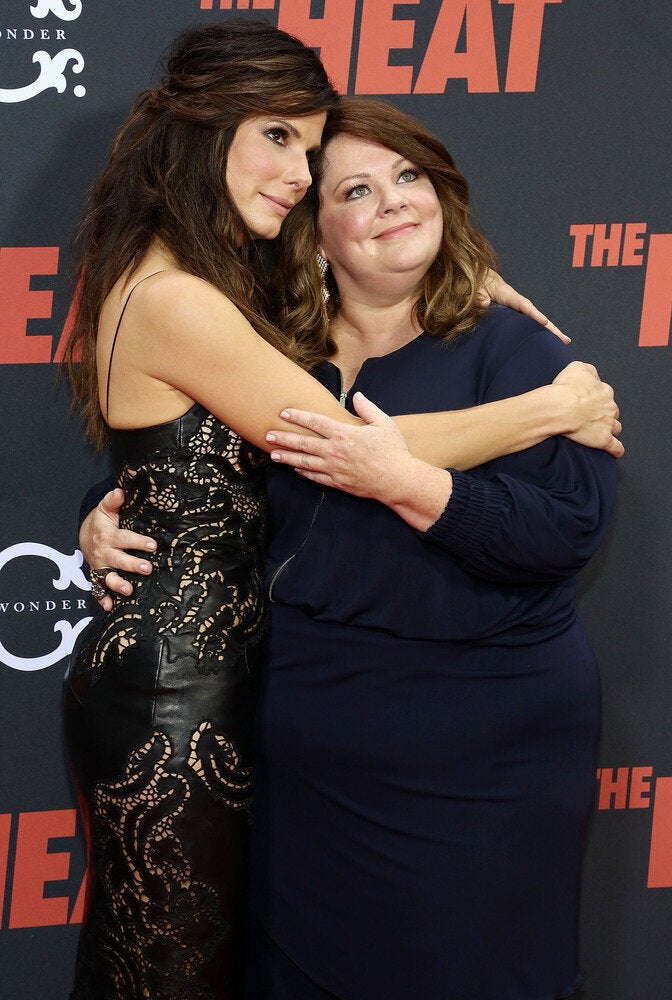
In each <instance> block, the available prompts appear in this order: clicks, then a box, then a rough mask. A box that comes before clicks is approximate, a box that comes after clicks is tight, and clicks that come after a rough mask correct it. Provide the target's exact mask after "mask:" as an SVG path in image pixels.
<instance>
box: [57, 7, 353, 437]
mask: <svg viewBox="0 0 672 1000" xmlns="http://www.w3.org/2000/svg"><path fill="white" fill-rule="evenodd" d="M337 100H338V95H337V94H336V91H335V90H334V88H333V87H332V85H331V83H330V81H329V79H328V77H327V74H326V72H325V70H324V67H323V66H322V63H321V62H320V60H319V59H318V57H317V56H316V54H315V53H314V52H313V50H312V49H309V48H308V47H307V46H305V45H304V44H303V43H302V42H301V41H299V39H297V38H294V37H293V36H291V35H288V34H287V33H286V32H284V31H280V30H279V29H277V28H274V27H272V26H271V25H269V24H266V23H265V22H262V21H249V20H228V21H226V22H222V23H218V24H214V25H209V26H206V27H201V28H196V29H194V30H191V31H188V32H186V33H184V34H183V35H181V36H179V37H178V38H177V39H176V40H175V42H174V43H173V46H172V48H171V51H170V53H169V57H168V61H167V65H166V74H165V77H164V79H163V82H162V85H161V86H160V87H158V88H157V89H155V90H147V91H144V92H143V93H141V94H140V95H139V97H138V98H137V100H136V102H135V104H134V105H133V108H132V109H131V112H130V114H129V115H128V117H127V118H126V120H125V121H124V123H123V124H122V126H121V128H120V130H119V132H118V134H117V137H116V139H115V141H114V144H113V146H112V150H111V153H110V157H109V160H108V163H107V166H106V167H105V169H104V170H103V172H102V174H101V175H100V177H99V178H98V180H97V182H96V183H95V185H94V187H93V188H92V190H91V192H90V193H89V195H88V199H87V202H86V205H85V210H84V215H83V218H82V221H81V223H80V225H79V228H78V230H77V232H76V234H75V244H76V247H77V250H78V258H79V263H78V272H77V273H78V288H77V293H76V294H77V299H78V305H77V313H76V317H75V321H74V326H73V329H72V332H71V335H70V337H69V340H68V344H67V347H66V354H65V359H66V363H67V367H68V371H69V374H70V379H71V383H72V388H73V402H75V403H78V404H79V405H80V406H81V407H82V410H83V413H84V416H85V419H86V422H87V430H88V433H89V436H90V437H91V439H92V440H93V441H94V443H95V444H97V445H98V446H102V445H103V444H104V442H105V438H106V427H105V423H104V420H103V416H102V413H101V411H100V406H99V403H98V389H97V372H96V334H97V327H98V321H99V317H100V311H101V308H102V305H103V302H104V301H105V298H106V296H107V295H108V294H109V292H110V290H111V289H112V287H113V285H114V284H115V283H116V282H117V281H118V280H119V278H120V277H121V276H122V275H123V274H124V272H126V271H129V272H130V273H132V272H133V270H134V269H135V268H136V267H137V266H138V264H139V263H140V261H141V259H142V257H143V255H144V254H145V253H146V251H147V249H148V248H149V245H150V243H151V241H152V239H154V238H158V239H160V240H161V241H162V243H163V244H164V245H165V246H166V247H167V249H168V250H169V251H170V253H171V254H172V255H173V256H174V257H175V260H176V261H177V264H178V265H179V267H180V268H182V269H183V270H185V271H187V272H189V273H190V274H194V275H196V276H198V277H200V278H204V279H205V280H206V281H209V282H211V283H212V284H213V285H215V286H216V287H217V288H219V289H221V291H222V292H224V293H225V294H226V295H227V296H228V297H229V298H230V299H231V301H232V302H233V303H234V304H235V305H236V306H237V307H238V308H239V309H240V310H241V312H242V313H243V314H244V315H245V317H246V318H247V319H248V320H249V321H250V322H251V323H252V325H253V326H254V327H255V329H256V330H257V331H258V332H259V333H260V334H261V336H263V337H264V338H265V339H266V340H268V341H269V342H270V343H272V344H273V345H274V346H275V347H277V348H278V349H279V350H281V351H283V352H284V353H285V354H289V355H290V356H292V357H294V358H295V359H296V360H297V361H299V362H302V355H301V350H300V348H298V347H293V346H290V345H288V343H287V341H286V338H285V337H284V336H283V335H282V334H281V333H280V331H279V330H278V329H277V327H275V326H274V325H273V324H272V322H271V321H270V318H269V317H270V310H269V308H268V305H267V303H266V301H265V297H264V293H263V291H262V289H261V288H260V286H259V282H258V281H257V280H256V278H255V273H254V270H253V267H252V263H251V249H250V247H249V246H246V247H243V249H242V250H241V249H240V247H239V244H240V234H241V233H243V234H247V235H249V233H248V230H247V227H246V226H245V224H244V222H243V219H242V218H241V216H240V214H239V213H238V211H237V209H236V206H235V204H234V203H233V201H232V199H231V197H230V195H229V192H228V189H227V185H226V179H225V174H226V159H227V154H228V151H229V148H230V146H231V142H232V139H233V137H234V134H235V132H236V129H237V128H238V126H239V125H240V124H241V123H242V122H244V121H245V120H247V119H249V118H250V117H252V116H254V115H268V116H274V115H278V116H281V117H298V116H301V115H308V114H315V113H317V112H320V111H328V110H329V109H331V108H332V107H333V106H334V105H335V104H336V102H337ZM80 353H81V364H80V365H79V366H76V365H75V363H74V362H75V360H76V358H77V357H78V356H79V355H80Z"/></svg>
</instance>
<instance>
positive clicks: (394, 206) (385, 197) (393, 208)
mask: <svg viewBox="0 0 672 1000" xmlns="http://www.w3.org/2000/svg"><path fill="white" fill-rule="evenodd" d="M407 207H408V199H407V198H406V193H405V191H404V190H403V188H402V187H400V186H399V185H398V184H390V185H389V186H386V187H384V188H383V191H382V193H381V196H380V201H379V203H378V213H379V215H387V214H388V213H390V212H399V211H401V210H403V209H404V208H407Z"/></svg>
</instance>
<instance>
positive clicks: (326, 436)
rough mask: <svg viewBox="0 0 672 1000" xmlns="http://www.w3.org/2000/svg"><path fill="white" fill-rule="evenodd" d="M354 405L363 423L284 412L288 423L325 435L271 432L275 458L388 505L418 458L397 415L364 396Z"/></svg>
mask: <svg viewBox="0 0 672 1000" xmlns="http://www.w3.org/2000/svg"><path fill="white" fill-rule="evenodd" d="M353 404H354V407H355V410H356V412H357V414H358V416H360V417H361V418H362V420H363V421H364V424H363V425H359V426H352V425H351V424H344V423H339V421H337V420H332V419H331V418H330V417H325V416H324V415H323V414H320V413H309V412H307V411H306V410H295V409H287V410H283V411H282V413H281V416H282V418H283V420H286V421H288V422H289V423H292V424H296V425H297V426H299V427H304V428H306V429H307V430H310V431H313V432H314V433H315V434H317V435H319V437H310V436H307V435H303V434H293V433H292V432H291V431H279V430H273V431H269V433H268V434H267V435H266V440H267V441H268V442H269V443H270V444H272V445H273V450H272V451H271V458H272V460H273V461H274V462H277V463H278V464H281V465H291V466H293V467H294V468H295V470H296V471H297V472H298V473H300V475H302V476H303V477H304V478H305V479H310V480H312V482H314V483H319V484H320V485H322V486H331V487H333V488H335V489H339V490H344V491H345V492H346V493H352V494H353V495H354V496H360V497H371V498H373V499H376V500H380V501H381V502H383V503H386V502H387V501H388V500H389V499H390V498H391V497H392V496H394V495H395V494H396V493H397V492H398V489H399V483H400V481H401V479H403V477H404V476H405V474H407V471H408V470H409V469H410V466H411V465H412V464H413V462H414V459H413V457H412V455H411V453H410V452H409V450H408V445H407V444H406V441H405V439H404V436H403V434H402V433H401V431H400V430H399V428H398V427H397V426H396V424H395V423H394V420H393V419H392V417H389V416H388V415H387V414H386V413H384V412H383V411H382V410H381V409H379V407H377V406H376V405H375V404H374V403H372V402H371V400H370V399H367V398H366V396H364V395H362V393H361V392H356V393H355V395H354V396H353Z"/></svg>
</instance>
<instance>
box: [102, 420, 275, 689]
mask: <svg viewBox="0 0 672 1000" xmlns="http://www.w3.org/2000/svg"><path fill="white" fill-rule="evenodd" d="M195 409H196V412H197V413H198V411H201V412H202V414H203V416H202V417H201V419H200V420H199V421H198V426H197V427H196V429H195V430H194V432H193V433H192V434H191V435H189V437H188V440H187V441H186V443H184V444H181V445H180V446H178V447H176V446H175V444H174V442H172V441H171V442H170V445H161V444H159V446H158V447H156V448H155V449H154V450H153V451H151V452H150V453H149V454H145V455H143V456H142V459H141V460H140V461H138V462H137V463H133V462H130V461H129V460H128V459H127V460H126V461H125V462H124V463H123V465H122V466H121V468H120V472H119V477H118V482H119V485H120V486H121V487H122V489H123V490H124V491H125V494H126V502H125V504H124V507H123V509H122V516H121V526H122V527H127V528H131V529H132V530H134V531H139V532H141V533H143V534H147V535H150V536H151V537H153V538H154V539H156V541H157V543H158V548H157V551H156V552H155V553H154V554H150V555H149V556H148V555H147V553H143V555H144V556H145V557H147V558H150V559H151V561H152V563H153V570H152V574H151V576H149V577H133V578H132V582H133V588H134V592H133V595H132V596H131V597H124V596H123V595H122V596H118V597H116V598H115V608H114V610H113V612H112V613H111V614H110V615H108V616H107V617H106V619H105V621H104V624H103V626H102V629H101V630H100V631H99V633H98V635H97V636H96V647H95V651H94V652H93V654H92V656H91V661H92V670H93V674H94V676H95V675H96V674H97V672H99V670H100V666H101V665H102V662H103V660H104V658H105V656H106V654H107V653H108V652H109V650H110V648H116V652H117V653H118V655H121V654H123V652H124V650H125V649H126V648H128V647H129V646H131V645H134V644H135V643H137V642H138V641H141V640H143V639H151V638H152V637H154V636H156V635H160V636H163V637H166V638H167V639H168V640H170V638H171V637H174V638H176V639H178V638H179V640H180V641H178V642H174V643H172V644H171V643H170V641H168V642H167V644H166V646H167V651H168V657H169V659H170V661H171V662H176V661H178V660H184V661H186V665H189V666H193V667H195V668H196V669H197V670H198V671H200V672H201V673H203V674H210V673H216V672H218V671H219V670H220V669H222V667H224V666H226V665H227V664H230V663H233V662H235V661H236V660H237V659H238V658H239V657H241V656H245V655H246V653H247V650H248V648H249V646H250V645H256V644H257V643H258V641H259V640H260V639H261V638H262V636H263V631H264V591H263V571H262V557H263V544H264V541H265V530H266V529H265V524H266V522H265V502H264V488H263V486H264V484H263V466H264V462H263V456H262V455H261V453H260V452H259V451H258V450H257V449H255V448H254V447H253V446H252V445H249V444H248V443H247V442H245V441H244V440H243V439H241V438H240V437H239V436H238V435H237V434H235V433H234V432H233V431H232V430H230V428H228V427H226V426H225V425H223V424H221V423H220V422H219V421H217V420H216V418H215V417H213V416H212V415H210V414H207V412H206V411H204V410H202V408H195ZM190 415H192V416H193V415H194V411H193V410H192V411H189V414H187V417H189V416H190ZM167 426H170V425H167ZM129 433H131V434H132V433H133V432H123V431H122V432H119V431H115V432H113V433H112V438H113V444H114V443H115V441H116V442H118V441H119V439H120V438H121V439H122V441H121V447H120V450H121V451H123V445H124V442H123V436H124V434H129Z"/></svg>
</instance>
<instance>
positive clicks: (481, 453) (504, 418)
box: [394, 385, 576, 470]
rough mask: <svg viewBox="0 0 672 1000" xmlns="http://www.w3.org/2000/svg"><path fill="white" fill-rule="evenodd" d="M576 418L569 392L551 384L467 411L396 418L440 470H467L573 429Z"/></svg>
mask: <svg viewBox="0 0 672 1000" xmlns="http://www.w3.org/2000/svg"><path fill="white" fill-rule="evenodd" d="M575 419H576V410H575V407H572V405H571V400H570V398H569V394H568V393H566V392H565V391H564V389H563V388H562V387H561V386H556V385H545V386H541V387H540V388H538V389H533V390H532V391H530V392H526V393H524V394H522V395H520V396H512V397H510V398H509V399H501V400H496V401H494V402H491V403H484V404H482V405H481V406H474V407H470V408H469V409H465V410H448V411H444V412H441V413H414V414H404V415H403V416H398V417H395V418H394V422H395V423H396V424H397V426H398V427H399V429H400V430H401V432H402V434H403V435H404V437H405V439H406V441H407V442H408V446H409V449H410V451H411V453H412V454H413V455H414V456H415V457H416V458H419V459H422V460H423V461H424V462H428V463H429V464H430V465H433V466H436V467H437V468H440V469H446V468H448V467H451V468H454V469H460V470H466V469H472V468H474V467H475V466H477V465H483V464H484V463H485V462H489V461H491V460H492V459H493V458H499V457H501V456H502V455H511V454H513V453H514V452H518V451H523V450H524V449H526V448H531V447H532V446H533V445H535V444H539V443H540V442H541V441H544V440H546V438H549V437H552V436H553V435H555V434H565V433H568V432H571V431H572V429H573V427H572V421H573V420H575Z"/></svg>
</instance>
